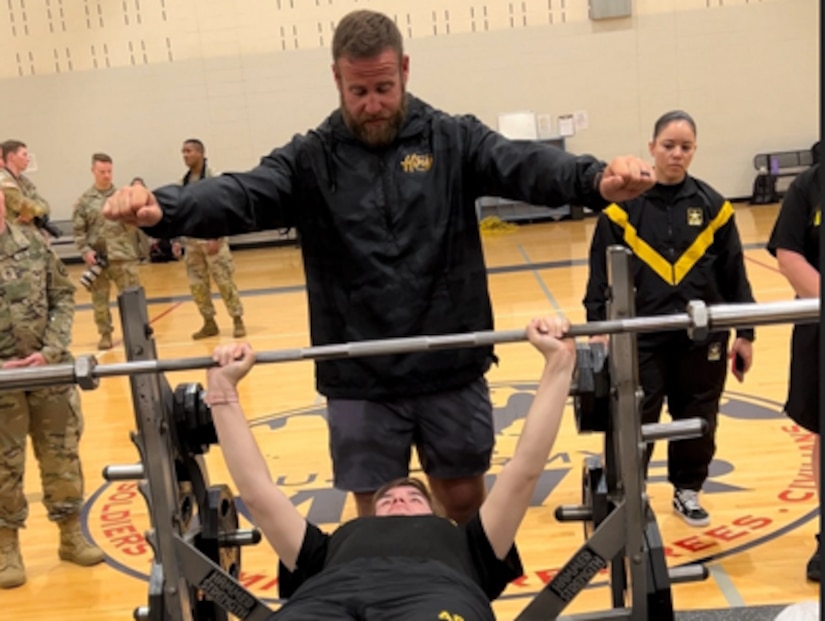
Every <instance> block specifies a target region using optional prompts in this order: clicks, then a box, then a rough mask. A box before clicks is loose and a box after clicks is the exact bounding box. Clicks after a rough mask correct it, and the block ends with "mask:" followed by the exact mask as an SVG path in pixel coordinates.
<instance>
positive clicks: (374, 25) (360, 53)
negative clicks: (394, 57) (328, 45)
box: [332, 10, 404, 62]
mask: <svg viewBox="0 0 825 621" xmlns="http://www.w3.org/2000/svg"><path fill="white" fill-rule="evenodd" d="M387 48H390V49H392V50H393V51H394V52H395V53H397V54H398V59H399V61H400V60H401V57H402V56H403V54H404V42H403V39H402V37H401V31H400V30H398V26H396V25H395V22H394V21H393V20H391V19H390V18H389V17H387V16H386V15H384V14H383V13H378V12H376V11H368V10H360V11H353V12H352V13H348V14H347V15H345V16H344V17H343V18H342V19H341V21H340V22H338V25H337V26H336V27H335V35H334V36H333V38H332V60H333V61H334V62H338V59H339V58H350V59H362V58H373V57H375V56H378V55H379V54H380V53H381V52H383V51H384V50H386V49H387Z"/></svg>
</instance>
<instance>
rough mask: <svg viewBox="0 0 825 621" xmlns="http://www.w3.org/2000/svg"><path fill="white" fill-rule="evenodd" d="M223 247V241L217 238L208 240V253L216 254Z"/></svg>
mask: <svg viewBox="0 0 825 621" xmlns="http://www.w3.org/2000/svg"><path fill="white" fill-rule="evenodd" d="M220 249H221V242H220V241H219V240H217V239H210V240H208V241H207V242H206V254H208V255H210V256H211V255H215V254H218V251H219V250H220Z"/></svg>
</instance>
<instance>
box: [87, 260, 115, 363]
mask: <svg viewBox="0 0 825 621" xmlns="http://www.w3.org/2000/svg"><path fill="white" fill-rule="evenodd" d="M110 290H111V282H110V280H109V268H108V267H105V268H103V270H102V271H101V272H100V274H99V275H98V277H97V279H96V280H95V281H94V282H93V283H92V290H91V294H92V308H93V309H94V311H93V312H94V318H95V325H96V326H97V332H98V334H99V335H100V342H99V343H98V344H97V347H98V349H111V348H112V312H111V311H110V310H109V292H110Z"/></svg>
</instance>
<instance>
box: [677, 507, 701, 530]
mask: <svg viewBox="0 0 825 621" xmlns="http://www.w3.org/2000/svg"><path fill="white" fill-rule="evenodd" d="M673 513H675V514H676V515H678V516H679V517H680V518H682V519H683V520H684V521H685V523H687V524H688V525H690V526H709V525H710V516H708V517H706V518H701V519H698V520H697V519H696V518H692V517H688V516H686V515H685V514H684V513H682V512H681V511H679V509H677V508H676V507H673Z"/></svg>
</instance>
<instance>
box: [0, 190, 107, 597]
mask: <svg viewBox="0 0 825 621" xmlns="http://www.w3.org/2000/svg"><path fill="white" fill-rule="evenodd" d="M73 317H74V286H73V285H72V283H71V281H70V280H69V277H68V275H67V274H66V268H65V267H64V265H63V264H62V263H61V262H60V260H59V259H58V258H57V256H56V255H55V254H54V252H53V251H52V250H51V249H50V248H49V247H48V245H47V244H46V242H45V240H44V239H43V238H42V236H41V235H39V234H38V233H36V232H34V231H33V230H32V229H31V228H29V227H24V226H19V225H16V224H12V223H10V222H6V210H5V200H4V196H3V193H0V366H2V368H3V369H14V368H21V367H32V366H41V365H46V364H57V363H67V362H71V361H72V355H71V354H70V353H69V350H68V346H69V341H70V339H71V331H72V319H73ZM82 430H83V416H82V413H81V411H80V396H79V394H78V392H77V388H76V387H75V386H65V385H64V386H54V387H51V388H43V389H37V390H14V391H2V390H0V588H4V589H8V588H12V587H16V586H20V585H21V584H23V583H25V581H26V574H25V570H24V568H23V560H22V558H21V556H20V543H19V538H18V530H19V529H20V528H22V527H23V526H24V524H25V521H26V517H27V516H28V505H27V502H26V496H25V494H24V492H23V473H24V468H25V463H26V437H27V436H28V435H30V436H31V439H32V444H33V446H34V454H35V457H36V458H37V461H38V464H39V466H40V479H41V482H42V486H43V503H44V504H45V505H46V509H47V511H48V514H49V519H50V520H52V521H54V522H57V524H58V526H59V527H60V547H59V548H58V555H59V556H60V558H61V559H63V560H65V561H70V562H72V563H76V564H78V565H83V566H89V565H95V564H97V563H100V562H102V561H103V558H104V557H103V552H102V551H101V550H100V549H99V548H97V547H95V546H93V545H91V544H90V543H89V542H88V541H87V540H86V539H85V537H84V536H83V533H82V532H81V528H80V520H79V513H80V509H81V506H82V504H83V473H82V470H81V467H80V458H79V456H78V442H79V440H80V434H81V431H82Z"/></svg>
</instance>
